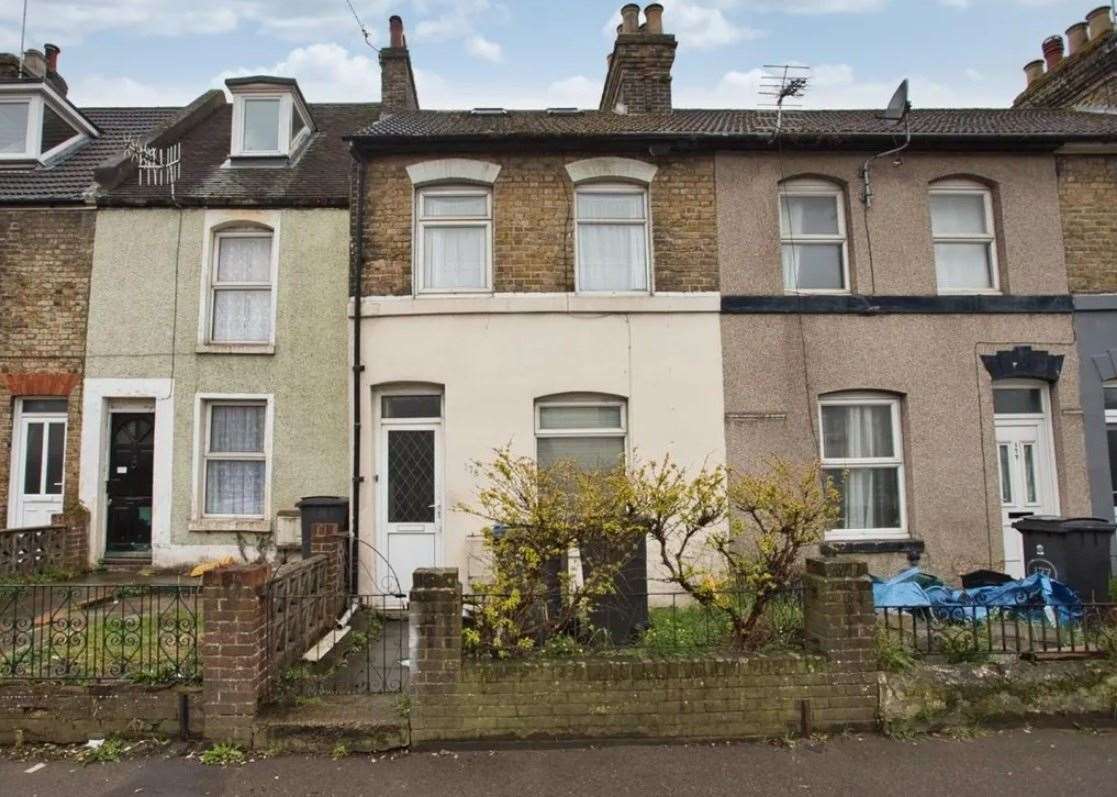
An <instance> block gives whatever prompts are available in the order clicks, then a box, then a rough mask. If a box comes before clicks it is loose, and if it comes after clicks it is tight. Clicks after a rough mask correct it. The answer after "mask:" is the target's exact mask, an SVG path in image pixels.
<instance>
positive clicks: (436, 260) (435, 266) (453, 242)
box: [423, 225, 487, 289]
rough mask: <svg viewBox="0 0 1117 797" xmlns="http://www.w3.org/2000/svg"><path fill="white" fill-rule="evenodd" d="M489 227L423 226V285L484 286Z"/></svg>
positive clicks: (434, 286) (449, 286)
mask: <svg viewBox="0 0 1117 797" xmlns="http://www.w3.org/2000/svg"><path fill="white" fill-rule="evenodd" d="M486 246H487V242H486V240H485V227H483V226H480V225H479V226H472V227H464V226H463V227H435V226H428V227H425V228H424V229H423V287H426V288H446V289H450V288H484V287H485V283H486V281H487V280H486V274H485V247H486Z"/></svg>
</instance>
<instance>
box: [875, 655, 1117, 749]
mask: <svg viewBox="0 0 1117 797" xmlns="http://www.w3.org/2000/svg"><path fill="white" fill-rule="evenodd" d="M879 678H880V714H881V723H882V725H883V726H884V728H885V730H888V731H891V732H894V733H900V732H922V731H934V730H940V729H942V728H949V727H959V726H971V725H976V726H981V725H1012V724H1023V723H1030V724H1035V723H1043V724H1067V725H1069V724H1071V723H1072V722H1081V721H1086V722H1094V721H1099V720H1104V721H1109V722H1114V721H1117V662H1115V661H1112V660H1104V659H1102V660H1087V661H1083V660H1077V661H1046V662H1029V661H1021V660H1018V659H1016V660H1008V659H1006V660H1005V661H1003V662H993V663H986V664H932V665H927V664H921V665H918V666H916V667H915V668H913V669H912V670H910V671H908V672H903V673H881V674H880V676H879Z"/></svg>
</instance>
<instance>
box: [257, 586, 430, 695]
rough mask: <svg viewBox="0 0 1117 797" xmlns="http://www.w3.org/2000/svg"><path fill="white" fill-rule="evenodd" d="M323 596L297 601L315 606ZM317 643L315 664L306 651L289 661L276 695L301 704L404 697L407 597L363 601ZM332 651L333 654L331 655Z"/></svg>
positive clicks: (386, 596) (277, 675)
mask: <svg viewBox="0 0 1117 797" xmlns="http://www.w3.org/2000/svg"><path fill="white" fill-rule="evenodd" d="M321 597H322V596H320V595H308V596H298V595H291V596H289V599H290V600H292V601H294V602H297V603H301V604H307V603H315V602H317V601H319V600H321ZM315 641H316V642H323V644H322V645H320V646H319V647H320V648H321V649H320V650H318V651H317V653H318V654H319V655H318V656H315V657H312V658H316V659H317V660H315V661H309V660H307V659H306V658H304V656H303V654H304V653H305V652H306V650H305V649H300V650H299V651H298V655H296V656H293V657H290V658H288V660H287V661H286V662H285V663H284V664H283V666H282V667H281V669H279V670H278V671H277V672H276V673H275V675H274V677H273V679H272V688H271V690H270V695H269V697H271V698H272V699H275V700H278V701H282V702H293V703H298V702H300V701H305V700H307V699H313V698H316V697H321V696H323V695H346V694H379V693H392V692H401V691H403V688H404V686H405V685H406V684H407V675H408V663H407V655H408V625H407V596H406V595H402V594H394V593H393V594H370V595H357V596H354V597H353V598H352V599H351V602H350V604H349V607H348V609H347V610H346V612H345V613H344V614H343V615H342V616H341V617H340V618H338V619H337V621H336V622H334V623H333V624H331V627H330V628H329V629H327V630H326V631H325V632H324V633H323V634H322V635H321V637H319V639H317V640H315ZM326 648H328V650H327V649H326Z"/></svg>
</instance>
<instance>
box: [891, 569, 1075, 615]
mask: <svg viewBox="0 0 1117 797" xmlns="http://www.w3.org/2000/svg"><path fill="white" fill-rule="evenodd" d="M873 603H874V604H876V607H877V608H878V609H884V608H890V609H891V608H895V609H908V610H911V609H919V608H926V609H928V610H929V611H930V612H931V614H933V615H934V616H935V617H937V618H939V619H943V620H946V619H958V620H963V619H965V620H969V619H974V620H983V619H985V617H986V616H987V615H988V614H989V613H990V612H998V611H999V612H1004V611H1006V610H1009V611H1012V612H1013V613H1014V614H1017V615H1020V616H1032V615H1039V614H1045V615H1047V616H1048V619H1049V620H1054V618H1053V617H1052V616H1051V615H1052V614H1053V612H1055V611H1058V613H1059V621H1060V622H1068V621H1075V620H1077V619H1078V618H1080V617H1081V616H1082V601H1080V600H1079V599H1078V596H1077V595H1076V594H1075V593H1074V590H1072V589H1071V588H1070V587H1068V586H1067V585H1065V584H1062V583H1060V582H1058V581H1053V580H1051V578H1050V577H1049V576H1046V575H1044V574H1043V573H1033V574H1032V575H1030V576H1028V577H1027V578H1023V579H1019V580H1016V581H1009V582H1006V583H1004V584H1000V585H998V586H995V587H973V588H971V589H953V588H952V587H948V586H946V585H945V584H943V583H942V581H940V580H939V579H937V578H935V577H934V576H932V575H928V574H927V573H924V572H923V571H921V570H920V569H919V568H918V567H913V568H911V569H910V570H905V571H903V572H902V573H900V574H898V575H896V576H894V577H892V578H890V579H888V580H887V581H882V580H881V579H879V578H877V577H876V576H873Z"/></svg>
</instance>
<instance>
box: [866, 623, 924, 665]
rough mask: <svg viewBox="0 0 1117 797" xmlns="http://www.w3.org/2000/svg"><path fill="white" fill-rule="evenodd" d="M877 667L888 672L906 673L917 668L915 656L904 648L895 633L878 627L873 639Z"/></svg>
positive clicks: (880, 626)
mask: <svg viewBox="0 0 1117 797" xmlns="http://www.w3.org/2000/svg"><path fill="white" fill-rule="evenodd" d="M873 651H874V652H875V653H876V658H877V667H879V668H880V669H882V670H885V671H886V672H906V671H907V670H910V669H911V668H912V667H914V666H915V656H913V655H912V653H911V651H910V650H908V649H907V647H905V646H904V644H903V642H902V641H901V640H900V639H899V638H898V636H897V635H896V633H895V631H893V630H891V629H889V628H886V627H885V626H883V625H878V626H877V629H876V634H875V635H874V637H873Z"/></svg>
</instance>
